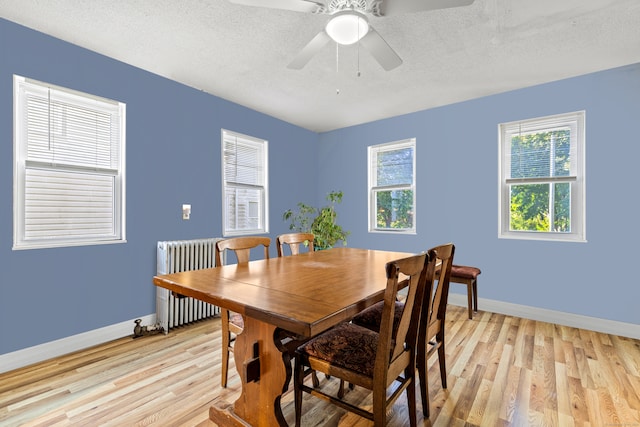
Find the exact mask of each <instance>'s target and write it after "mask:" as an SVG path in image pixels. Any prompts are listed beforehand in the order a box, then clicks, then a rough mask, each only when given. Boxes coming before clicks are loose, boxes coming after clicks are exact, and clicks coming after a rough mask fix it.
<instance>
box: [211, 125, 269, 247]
mask: <svg viewBox="0 0 640 427" xmlns="http://www.w3.org/2000/svg"><path fill="white" fill-rule="evenodd" d="M222 163H223V164H222V171H223V187H224V188H223V198H224V200H223V221H224V235H225V236H226V235H238V234H250V233H266V232H268V225H267V224H268V221H267V141H264V140H260V139H257V138H252V137H249V136H246V135H241V134H238V133H235V132H230V131H227V130H223V131H222Z"/></svg>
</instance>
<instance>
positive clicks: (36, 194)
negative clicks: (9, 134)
mask: <svg viewBox="0 0 640 427" xmlns="http://www.w3.org/2000/svg"><path fill="white" fill-rule="evenodd" d="M124 153H125V104H123V103H120V102H116V101H111V100H108V99H104V98H98V97H95V96H93V95H88V94H84V93H80V92H76V91H72V90H70V89H65V88H61V87H56V86H52V85H49V84H46V83H42V82H38V81H35V80H30V79H26V78H24V77H20V76H14V200H13V203H14V240H13V249H30V248H46V247H58V246H75V245H93V244H104V243H118V242H124V241H125V214H124V212H125V179H124V171H125V167H124V165H125V155H124Z"/></svg>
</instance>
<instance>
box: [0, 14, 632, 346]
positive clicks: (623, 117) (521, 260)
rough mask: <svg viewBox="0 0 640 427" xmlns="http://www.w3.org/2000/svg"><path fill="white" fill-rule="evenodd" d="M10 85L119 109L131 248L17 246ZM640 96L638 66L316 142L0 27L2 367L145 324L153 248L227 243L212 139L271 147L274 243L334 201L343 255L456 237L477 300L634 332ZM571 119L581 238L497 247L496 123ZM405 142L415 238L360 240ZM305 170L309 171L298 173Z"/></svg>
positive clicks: (413, 247)
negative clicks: (313, 209) (474, 273)
mask: <svg viewBox="0 0 640 427" xmlns="http://www.w3.org/2000/svg"><path fill="white" fill-rule="evenodd" d="M13 74H19V75H22V76H25V77H29V78H33V79H37V80H42V81H45V82H48V83H52V84H56V85H60V86H65V87H69V88H72V89H76V90H80V91H85V92H89V93H93V94H96V95H100V96H104V97H107V98H112V99H116V100H119V101H123V102H125V103H126V104H127V240H128V242H127V243H126V244H118V245H105V246H88V247H73V248H58V249H42V250H26V251H12V250H11V245H12V236H13V223H12V204H13V122H12V116H13V95H12V94H13V92H12V87H13V86H12V85H13V81H12V76H13ZM211 78H215V75H213V76H211ZM638 94H640V65H633V66H627V67H623V68H619V69H614V70H609V71H604V72H600V73H595V74H590V75H586V76H582V77H578V78H573V79H568V80H563V81H560V82H555V83H550V84H546V85H541V86H536V87H531V88H527V89H522V90H518V91H513V92H509V93H505V94H500V95H496V96H491V97H486V98H481V99H477V100H473V101H469V102H464V103H459V104H454V105H450V106H446V107H442V108H436V109H431V110H426V111H421V112H417V113H413V114H408V115H404V116H399V117H394V118H391V119H387V120H381V121H377V122H373V123H369V124H365V125H361V126H355V127H350V128H346V129H341V130H337V131H333V132H328V133H324V134H321V135H317V134H315V133H312V132H309V131H306V130H304V129H301V128H299V127H296V126H293V125H290V124H287V123H285V122H282V121H279V120H276V119H274V118H272V117H269V116H266V115H263V114H260V113H257V112H255V111H252V110H249V109H247V108H244V107H241V106H238V105H236V104H233V103H230V102H227V101H224V100H221V99H219V98H217V97H215V96H212V95H208V94H206V93H203V92H200V91H197V90H194V89H192V88H188V87H185V86H183V85H180V84H178V83H175V82H173V81H170V80H167V79H164V78H161V77H158V76H156V75H153V74H150V73H148V72H145V71H142V70H139V69H137V68H134V67H130V66H128V65H125V64H122V63H120V62H117V61H114V60H112V59H109V58H106V57H104V56H101V55H97V54H95V53H93V52H90V51H87V50H84V49H81V48H79V47H77V46H73V45H70V44H68V43H64V42H62V41H59V40H57V39H54V38H51V37H49V36H46V35H43V34H41V33H38V32H35V31H31V30H29V29H26V28H24V27H21V26H18V25H15V24H13V23H10V22H8V21H4V20H1V19H0V200H3V203H0V354H4V353H8V352H12V351H16V350H19V349H23V348H26V347H30V346H33V345H37V344H42V343H46V342H49V341H52V340H56V339H59V338H64V337H67V336H71V335H75V334H78V333H81V332H86V331H90V330H94V329H97V328H100V327H103V326H108V325H112V324H116V323H120V322H123V321H127V320H130V319H133V318H136V317H141V316H145V315H147V314H152V313H154V312H155V288H154V286H153V285H152V283H151V278H152V276H153V275H154V274H155V268H156V265H155V261H156V260H155V246H156V242H157V241H158V240H170V239H188V238H197V237H206V236H219V235H221V221H222V219H221V194H220V189H221V176H220V166H219V165H220V129H221V128H225V129H229V130H232V131H237V132H241V133H244V134H248V135H252V136H255V137H259V138H264V139H267V140H269V161H270V163H269V167H270V175H269V180H270V217H271V221H270V224H271V230H270V231H271V233H270V236H271V237H272V238H273V237H274V236H275V235H276V234H278V233H281V232H284V231H286V224H285V223H283V222H282V221H281V219H280V217H281V214H282V212H283V211H284V210H285V209H287V208H289V207H294V206H295V204H296V203H297V202H298V201H305V202H310V203H321V202H323V200H324V195H325V194H326V193H328V192H329V191H331V190H334V189H341V190H343V191H344V193H345V198H344V201H343V203H342V205H340V206H339V218H340V222H341V223H342V225H343V226H344V227H345V228H346V229H348V230H350V231H351V236H349V239H348V241H349V246H352V247H367V248H376V249H390V250H405V251H421V250H424V249H426V248H428V247H430V246H434V245H436V244H439V243H442V242H447V241H453V242H455V244H456V246H457V252H456V260H457V263H467V264H473V265H477V266H479V267H481V268H482V270H483V273H482V276H481V281H480V296H481V297H484V298H490V299H494V300H498V301H504V302H510V303H515V304H523V305H527V306H533V307H539V308H547V309H552V310H559V311H564V312H568V313H575V314H582V315H586V316H591V317H597V318H603V319H610V320H617V321H621V322H628V323H634V324H639V323H640V311H639V310H638V309H637V305H638V301H639V300H640V287H639V286H638V283H637V282H638V280H637V278H635V277H634V276H633V275H631V274H628V273H627V271H628V268H629V266H633V265H635V262H636V259H635V258H636V254H637V253H638V251H637V249H636V248H635V243H636V242H637V241H638V240H639V237H640V236H639V234H640V231H639V230H638V228H637V227H635V224H636V221H635V220H636V217H637V211H636V206H637V203H636V201H635V196H636V195H637V194H638V190H637V186H638V175H637V174H636V173H635V169H636V167H635V166H636V165H635V163H636V161H635V159H636V158H639V157H640V144H638V142H637V141H636V139H637V132H636V129H635V124H636V122H637V117H638V115H639V114H640V97H639V96H638ZM577 110H586V114H587V115H586V126H587V129H586V131H587V148H586V156H587V165H586V173H587V199H586V201H587V215H586V223H587V239H588V243H561V242H530V241H516V240H501V239H498V238H497V234H498V231H497V227H498V201H497V196H498V176H497V171H498V141H497V126H498V124H499V123H502V122H508V121H513V120H518V119H526V118H532V117H539V116H546V115H550V114H556V113H564V112H569V111H577ZM410 137H415V138H416V139H417V165H418V171H417V180H418V194H417V197H418V206H417V210H416V213H417V221H418V222H417V229H418V233H417V235H414V236H396V235H389V234H370V233H368V232H367V221H366V218H367V211H366V210H367V194H366V190H367V146H369V145H373V144H379V143H384V142H390V141H397V140H400V139H404V138H410ZM300 159H317V160H316V161H315V162H314V161H312V163H311V164H301V165H299V166H298V167H293V169H292V166H291V165H293V164H296V163H298V162H299V161H300ZM285 167H286V169H285ZM316 176H317V177H319V178H318V179H316V178H315V177H316ZM292 177H294V178H295V185H293V184H292V182H293V181H294V180H293V179H292ZM183 203H191V205H192V210H193V212H192V217H191V220H190V221H182V219H181V206H182V204H183ZM273 250H274V252H275V248H273ZM274 255H275V253H274ZM452 291H453V292H462V291H463V289H462V287H455V286H454V287H453V289H452Z"/></svg>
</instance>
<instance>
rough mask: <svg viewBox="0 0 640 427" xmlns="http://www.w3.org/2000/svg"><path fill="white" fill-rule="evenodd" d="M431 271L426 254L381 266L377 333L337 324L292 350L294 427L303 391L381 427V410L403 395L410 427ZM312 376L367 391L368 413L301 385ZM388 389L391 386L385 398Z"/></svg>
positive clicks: (383, 412)
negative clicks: (400, 298) (403, 291)
mask: <svg viewBox="0 0 640 427" xmlns="http://www.w3.org/2000/svg"><path fill="white" fill-rule="evenodd" d="M434 268H435V262H434V261H432V260H431V258H430V256H429V255H428V254H421V255H415V256H412V257H408V258H404V259H399V260H396V261H393V262H389V263H387V264H386V266H385V269H386V274H387V286H386V289H385V293H384V302H383V310H382V317H381V324H380V331H379V332H374V331H372V330H370V329H367V328H364V327H362V326H358V325H355V324H353V323H342V324H339V325H338V326H336V327H334V328H332V329H329V330H328V331H326V332H324V333H322V334H320V335H318V336H316V337H315V338H312V339H310V340H309V341H307V342H306V343H305V344H303V345H301V346H300V347H298V350H297V352H296V362H295V372H294V385H295V391H294V397H295V411H296V426H300V422H301V417H302V393H303V392H306V393H309V394H312V395H313V396H316V397H319V398H322V399H325V400H327V401H329V402H331V403H333V404H336V405H338V406H340V407H341V408H343V409H346V410H348V411H350V412H354V413H356V414H358V415H360V416H362V417H365V418H367V419H369V420H372V421H373V422H374V424H375V425H376V426H382V425H384V424H386V416H387V411H388V410H389V409H390V407H391V406H392V405H393V403H394V402H395V401H396V400H397V399H398V397H400V395H401V394H402V392H403V391H406V393H407V404H408V408H409V423H410V425H411V426H412V427H413V426H416V424H417V415H416V400H415V399H416V384H415V378H416V377H415V375H416V369H415V363H416V360H415V358H416V352H415V346H416V341H417V334H418V328H419V320H420V311H421V303H422V301H423V300H424V298H423V294H424V292H425V288H426V279H427V276H428V274H429V272H428V270H431V271H433V270H434ZM402 284H406V287H407V288H408V289H407V296H406V299H405V301H404V304H403V309H402V313H401V315H400V317H399V322H398V324H397V326H396V327H394V316H395V311H396V310H395V307H396V297H397V295H398V290H399V289H400V286H401V285H402ZM314 371H319V372H324V373H325V374H326V375H329V376H331V377H337V378H339V379H341V380H344V381H347V382H349V383H352V384H355V385H357V386H361V387H364V388H367V389H369V390H371V391H372V393H373V408H372V410H371V411H369V410H367V409H365V408H363V407H361V406H357V405H355V404H353V403H350V402H347V401H345V400H344V399H341V398H340V397H339V396H333V395H331V394H328V393H326V392H324V391H322V390H321V389H320V388H318V387H315V386H313V387H310V386H308V385H306V384H305V377H306V376H307V375H309V374H310V373H312V372H314ZM392 384H393V385H394V387H392V390H391V391H390V393H389V395H388V396H387V390H388V389H389V388H390V386H391V385H392Z"/></svg>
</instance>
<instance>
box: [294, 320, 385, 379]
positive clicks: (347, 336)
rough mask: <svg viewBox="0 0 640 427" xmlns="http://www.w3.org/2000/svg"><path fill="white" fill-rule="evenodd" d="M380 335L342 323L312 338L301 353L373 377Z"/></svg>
mask: <svg viewBox="0 0 640 427" xmlns="http://www.w3.org/2000/svg"><path fill="white" fill-rule="evenodd" d="M377 348H378V333H376V332H373V331H372V330H370V329H367V328H363V327H362V326H358V325H354V324H352V323H342V324H340V325H338V326H336V327H334V328H332V329H329V330H328V331H326V332H324V333H322V334H320V335H318V336H317V337H315V338H312V339H310V340H309V341H307V342H306V343H305V344H304V345H301V346H300V347H298V352H301V353H306V354H307V355H309V356H312V357H315V358H318V359H322V360H326V361H328V362H331V364H332V365H334V366H339V367H341V368H346V369H350V370H352V371H355V372H358V373H360V374H363V375H366V376H369V377H373V368H374V365H375V361H376V350H377Z"/></svg>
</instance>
